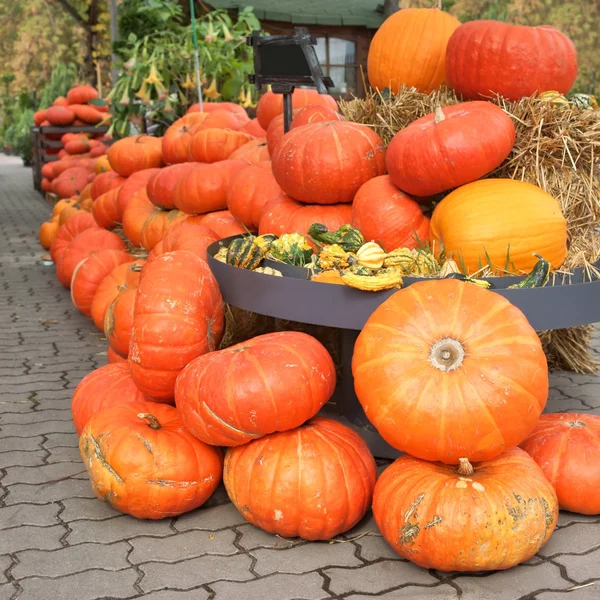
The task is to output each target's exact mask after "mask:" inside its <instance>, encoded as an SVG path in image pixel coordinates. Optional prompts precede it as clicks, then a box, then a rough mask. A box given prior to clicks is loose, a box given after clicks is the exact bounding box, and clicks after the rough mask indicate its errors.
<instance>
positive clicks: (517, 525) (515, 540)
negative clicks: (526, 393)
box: [373, 432, 558, 571]
mask: <svg viewBox="0 0 600 600" xmlns="http://www.w3.org/2000/svg"><path fill="white" fill-rule="evenodd" d="M457 433H458V435H460V433H459V432H457ZM373 515H374V517H375V522H376V523H377V527H378V528H379V530H380V531H381V533H382V534H383V537H384V538H385V539H386V540H387V541H388V543H389V544H390V545H391V546H392V547H393V548H394V550H395V551H396V552H397V553H398V554H400V556H402V557H403V558H407V559H408V560H410V561H412V562H414V563H416V564H417V565H419V566H420V567H423V568H425V569H437V570H439V571H496V570H501V569H509V568H511V567H514V566H516V565H518V564H520V563H522V562H525V561H526V560H528V559H530V558H531V557H532V556H533V555H534V554H535V553H536V552H538V550H540V548H542V546H543V545H544V544H545V543H546V542H547V541H548V539H549V538H550V536H551V535H552V532H553V531H554V528H555V527H556V522H557V519H558V502H557V500H556V494H555V492H554V490H553V489H552V486H551V485H550V484H549V483H548V481H547V480H546V478H545V477H544V474H543V473H542V470H541V469H540V468H539V467H538V466H537V465H536V464H535V462H534V461H533V460H532V459H531V458H530V457H529V456H527V454H525V452H523V451H522V450H520V449H518V448H514V449H512V450H509V451H508V452H505V453H503V454H501V455H500V456H498V457H497V458H495V459H492V460H490V461H487V462H482V463H479V464H474V465H471V464H470V462H469V461H467V460H466V459H463V460H461V464H460V467H458V468H456V467H454V466H448V465H443V464H440V463H431V462H426V461H424V460H419V459H417V458H413V457H412V456H408V455H407V454H405V455H404V456H401V457H400V458H399V459H397V460H396V461H395V462H394V463H393V464H392V465H390V466H389V467H388V468H387V469H386V470H385V471H384V472H383V473H382V475H381V476H380V477H379V480H378V481H377V485H376V486H375V494H374V497H373Z"/></svg>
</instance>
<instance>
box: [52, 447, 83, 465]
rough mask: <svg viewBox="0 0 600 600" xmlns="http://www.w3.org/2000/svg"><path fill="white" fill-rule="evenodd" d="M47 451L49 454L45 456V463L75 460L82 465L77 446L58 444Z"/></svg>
mask: <svg viewBox="0 0 600 600" xmlns="http://www.w3.org/2000/svg"><path fill="white" fill-rule="evenodd" d="M49 451H50V454H49V456H48V457H47V458H46V462H47V463H58V462H76V463H79V464H80V465H83V462H82V460H81V454H79V448H69V447H66V446H59V447H58V448H52V449H49Z"/></svg>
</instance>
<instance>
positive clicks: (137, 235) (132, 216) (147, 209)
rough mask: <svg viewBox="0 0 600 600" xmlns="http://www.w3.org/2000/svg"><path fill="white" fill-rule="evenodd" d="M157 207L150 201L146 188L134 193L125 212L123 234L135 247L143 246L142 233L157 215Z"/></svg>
mask: <svg viewBox="0 0 600 600" xmlns="http://www.w3.org/2000/svg"><path fill="white" fill-rule="evenodd" d="M156 210H157V209H156V206H154V204H152V202H150V200H148V194H147V193H146V186H145V185H144V186H143V187H142V188H139V189H138V190H137V191H136V192H134V193H133V195H132V196H131V199H130V201H129V203H128V204H127V206H126V207H125V210H124V211H123V218H122V220H121V222H122V224H123V233H124V234H125V236H126V237H127V239H128V240H129V241H130V242H131V243H132V244H133V245H134V246H141V245H142V231H143V229H144V225H145V224H146V222H147V221H148V219H149V218H150V217H152V216H153V215H154V214H155V211H156Z"/></svg>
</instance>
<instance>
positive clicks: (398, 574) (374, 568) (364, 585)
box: [324, 560, 514, 600]
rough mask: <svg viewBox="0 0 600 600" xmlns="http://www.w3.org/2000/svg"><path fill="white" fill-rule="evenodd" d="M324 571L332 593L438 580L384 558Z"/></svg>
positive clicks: (368, 590) (417, 568) (345, 592)
mask: <svg viewBox="0 0 600 600" xmlns="http://www.w3.org/2000/svg"><path fill="white" fill-rule="evenodd" d="M324 573H325V575H327V576H328V577H329V578H330V579H331V582H330V584H329V588H330V589H331V591H332V592H333V593H334V594H347V593H350V592H364V593H368V594H376V593H377V592H383V591H386V590H388V589H390V588H391V587H395V586H397V585H398V584H400V583H405V582H409V581H410V582H411V583H415V584H422V585H428V584H429V585H431V584H434V583H437V582H438V580H437V579H435V578H434V577H433V576H431V575H430V574H429V573H428V572H427V571H426V570H425V569H421V568H420V567H417V566H416V565H414V564H412V563H410V562H407V561H392V560H384V561H381V562H377V563H373V564H371V565H367V566H365V567H361V568H358V569H357V568H355V569H339V568H334V569H325V570H324ZM513 600H514V599H513Z"/></svg>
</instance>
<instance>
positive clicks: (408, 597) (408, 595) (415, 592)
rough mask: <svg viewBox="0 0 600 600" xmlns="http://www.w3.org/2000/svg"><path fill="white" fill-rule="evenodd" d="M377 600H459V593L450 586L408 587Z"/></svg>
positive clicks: (358, 598) (354, 599) (369, 599)
mask: <svg viewBox="0 0 600 600" xmlns="http://www.w3.org/2000/svg"><path fill="white" fill-rule="evenodd" d="M373 598H374V597H373V596H365V595H363V594H350V596H346V597H345V600H373ZM375 598H377V600H401V599H405V600H413V598H414V599H415V600H459V595H458V592H457V591H456V590H455V589H454V588H453V587H452V586H450V585H446V584H440V585H437V586H435V587H423V586H418V585H407V586H405V587H402V588H400V589H396V590H392V591H390V592H387V593H385V594H378V595H377V596H375Z"/></svg>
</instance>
